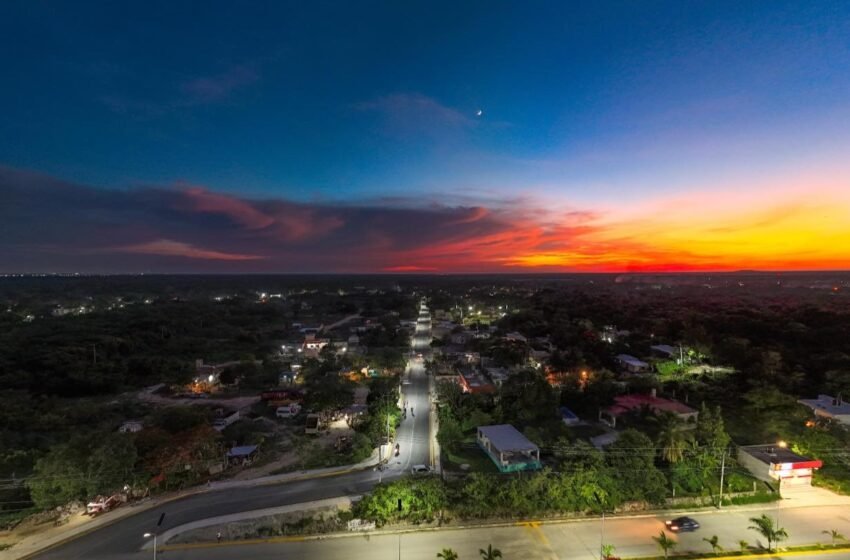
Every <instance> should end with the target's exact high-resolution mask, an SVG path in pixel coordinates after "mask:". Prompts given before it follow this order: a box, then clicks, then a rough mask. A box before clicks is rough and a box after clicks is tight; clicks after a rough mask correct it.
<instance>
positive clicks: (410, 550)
mask: <svg viewBox="0 0 850 560" xmlns="http://www.w3.org/2000/svg"><path fill="white" fill-rule="evenodd" d="M776 512H777V510H770V511H769V513H770V514H771V515H776ZM760 513H761V512H760V511H741V510H735V511H733V510H724V511H722V512H708V513H700V514H695V515H693V517H694V518H696V519H698V520H699V521H700V523H701V525H702V528H701V529H700V530H699V531H696V532H694V533H688V534H684V535H679V536H676V537H674V538H676V539H677V540H678V541H679V546H678V548H677V549H676V550H677V552H686V551H700V552H710V551H711V547H710V546H709V545H708V544H707V543H706V542H704V541H703V540H702V539H703V537H710V536H712V535H718V536H719V537H720V544H721V545H722V546H723V547H724V548H726V549H727V550H729V551H734V550H738V544H737V541H738V540H741V539H743V540H746V541H748V542H749V543H750V544H751V545H753V546H756V545H757V543H759V542H760V538H759V537H758V535H757V534H756V533H755V532H754V531H751V530H749V529H748V528H747V527H748V526H749V525H750V523H749V521H748V519H749V518H750V517H754V516H757V515H759V514H760ZM779 523H780V525H781V526H783V527H785V528H786V530H787V531H788V533H789V535H790V540H789V542H788V543H787V544H789V545H794V544H810V543H815V542H822V543H828V542H829V538H828V537H827V536H825V535H823V534H821V531H822V530H824V529H837V530H839V531H840V532H842V533H843V534H845V535H847V534H850V508H848V507H847V506H829V507H799V508H794V509H785V508H783V509H782V510H781V512H780V513H779ZM662 526H663V520H662V518H660V517H646V518H619V519H608V520H606V521H605V529H604V530H605V537H604V540H605V542H606V543H610V544H614V545H615V546H616V547H617V549H616V553H617V555H618V556H619V555H622V556H624V557H629V556H653V555H659V554H660V551H659V549H658V548H657V546H656V545H655V543H654V542H653V541H652V536H653V535H657V534H658V533H659V531H661V529H662ZM601 531H602V524H601V522H600V520H598V519H597V520H589V521H577V522H571V523H558V524H549V525H534V524H530V525H516V526H511V527H499V528H481V529H466V530H442V531H428V532H419V533H410V534H405V535H401V536H399V535H386V536H370V537H366V536H354V537H349V538H339V539H327V540H318V541H302V542H288V543H268V544H252V545H227V546H224V545H222V546H212V547H210V548H202V549H194V550H169V551H168V552H166V553H165V554H167V557H168V558H169V559H170V560H208V559H209V560H224V559H229V558H251V559H252V560H272V559H275V560H277V559H280V558H287V559H292V560H295V559H298V560H313V559H316V560H319V559H326V560H343V559H344V560H391V559H392V560H396V559H398V558H403V559H405V560H426V559H427V560H433V559H434V558H435V557H436V553H437V552H439V551H440V550H441V549H442V548H444V547H449V548H452V549H454V550H455V552H458V553H459V554H460V557H461V558H469V559H471V558H479V555H478V549H479V548H486V547H487V545H488V544H492V545H493V546H494V547H495V548H499V549H500V550H501V551H502V553H503V555H504V558H505V560H511V559H517V560H518V559H522V560H525V559H529V560H532V559H541V560H556V559H557V560H596V559H597V558H598V551H599V545H600V541H601V540H602V534H601ZM762 542H763V541H762ZM399 547H400V549H401V553H399ZM824 558H835V559H842V560H850V553H840V554H833V555H830V556H824Z"/></svg>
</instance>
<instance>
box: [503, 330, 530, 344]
mask: <svg viewBox="0 0 850 560" xmlns="http://www.w3.org/2000/svg"><path fill="white" fill-rule="evenodd" d="M505 339H507V340H510V341H512V342H522V343H523V344H525V343H527V342H528V339H527V338H525V337H524V336H522V335H521V334H520V333H518V332H509V333H508V334H506V335H505Z"/></svg>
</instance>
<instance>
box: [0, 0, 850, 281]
mask: <svg viewBox="0 0 850 560" xmlns="http://www.w3.org/2000/svg"><path fill="white" fill-rule="evenodd" d="M0 72H2V76H3V79H2V84H3V87H0V272H86V273H122V272H127V273H138V272H148V273H155V272H163V273H174V272H187V273H188V272H200V273H216V272H227V273H250V272H271V273H273V272H280V273H289V272H292V273H296V272H339V273H346V272H358V273H359V272H400V273H401V272H434V273H451V272H523V273H527V272H561V271H563V272H572V271H576V272H584V271H588V272H591V271H592V272H600V271H611V272H615V271H702V270H711V271H714V270H740V269H747V270H752V269H756V270H823V269H848V268H850V4H848V3H847V2H831V1H829V0H823V1H819V2H808V1H806V2H785V1H780V0H777V1H773V2H755V1H753V2H751V1H741V0H739V1H735V2H725V1H720V0H714V1H706V2H691V1H683V0H679V1H675V2H653V1H642V2H633V1H624V2H570V1H567V0H562V1H560V0H559V1H553V2H500V1H492V0H490V1H486V2H484V1H482V2H476V1H464V2H456V1H455V2H438V1H428V2H415V1H408V2H390V1H385V2H369V1H358V2H341V1H339V2H336V1H335V2H292V3H287V2H283V1H279V2H250V1H246V2H217V1H210V2H205V3H204V5H203V8H200V7H199V6H198V4H197V3H190V2H180V1H164V2H158V1H146V2H133V1H128V2H94V1H82V2H47V1H38V0H32V1H28V2H6V3H2V4H0Z"/></svg>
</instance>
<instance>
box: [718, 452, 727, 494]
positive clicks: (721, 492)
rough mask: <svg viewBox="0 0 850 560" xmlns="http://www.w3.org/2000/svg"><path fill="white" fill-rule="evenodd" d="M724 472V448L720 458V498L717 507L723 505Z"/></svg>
mask: <svg viewBox="0 0 850 560" xmlns="http://www.w3.org/2000/svg"><path fill="white" fill-rule="evenodd" d="M725 474H726V449H724V450H723V455H722V456H721V458H720V500H718V502H717V509H720V508H722V507H723V476H724V475H725Z"/></svg>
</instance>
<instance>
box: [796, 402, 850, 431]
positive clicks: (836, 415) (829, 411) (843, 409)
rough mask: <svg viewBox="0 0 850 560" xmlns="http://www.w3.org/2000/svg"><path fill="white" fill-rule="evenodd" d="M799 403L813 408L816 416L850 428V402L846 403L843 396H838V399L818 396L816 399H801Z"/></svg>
mask: <svg viewBox="0 0 850 560" xmlns="http://www.w3.org/2000/svg"><path fill="white" fill-rule="evenodd" d="M797 402H798V403H800V404H804V405H806V406H808V407H809V408H811V409H812V410H813V411H814V413H815V416H819V417H821V418H828V419H829V420H835V421H836V422H838V423H840V424H844V425H845V426H850V402H845V401H844V400H843V399H842V398H841V395H838V398H836V397H831V396H829V395H818V398H816V399H800V400H798V401H797Z"/></svg>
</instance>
